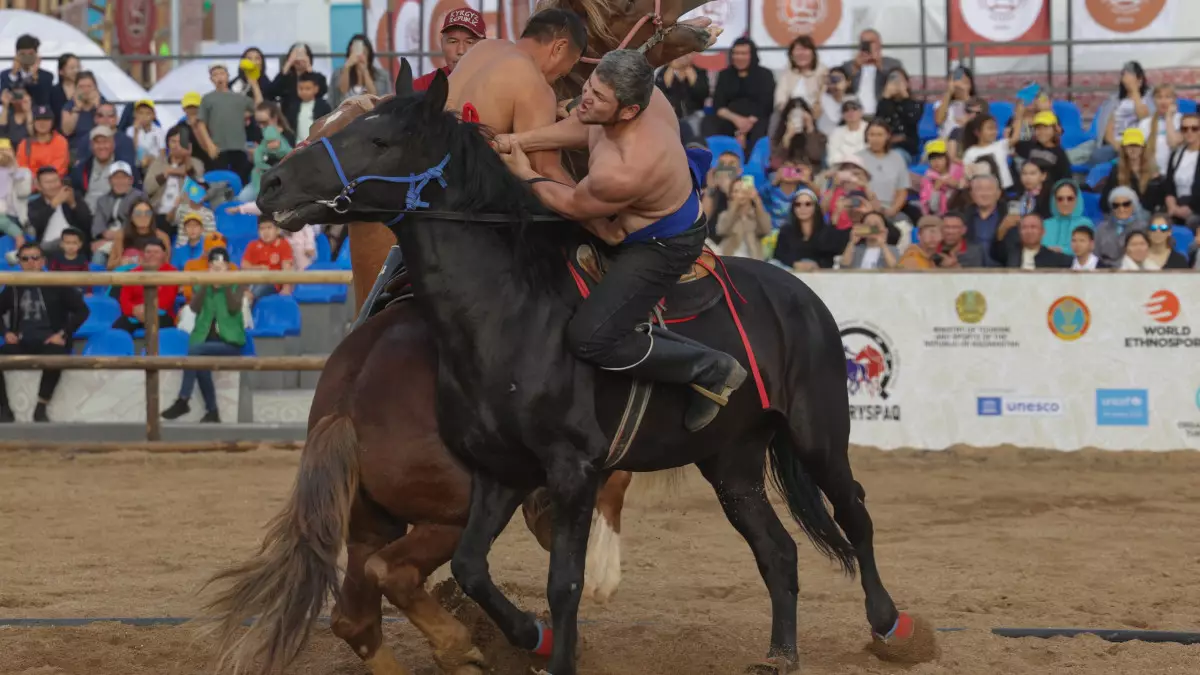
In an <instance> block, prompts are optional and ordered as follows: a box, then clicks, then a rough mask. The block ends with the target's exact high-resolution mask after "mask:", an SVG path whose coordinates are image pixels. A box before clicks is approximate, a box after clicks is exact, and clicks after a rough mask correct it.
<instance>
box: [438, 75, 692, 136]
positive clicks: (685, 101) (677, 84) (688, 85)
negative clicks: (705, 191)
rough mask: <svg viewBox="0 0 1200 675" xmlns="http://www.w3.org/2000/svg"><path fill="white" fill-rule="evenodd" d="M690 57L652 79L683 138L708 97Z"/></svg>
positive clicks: (687, 134) (689, 131) (690, 132)
mask: <svg viewBox="0 0 1200 675" xmlns="http://www.w3.org/2000/svg"><path fill="white" fill-rule="evenodd" d="M692 57H693V55H692V54H684V55H683V56H680V57H679V58H677V59H675V60H674V61H672V62H670V63H668V64H667V66H666V67H665V68H661V69H659V71H658V76H657V77H655V81H654V83H655V84H657V85H658V88H659V89H661V90H662V92H663V94H664V95H666V97H667V100H668V101H670V102H671V107H672V108H674V109H675V116H676V117H678V118H679V126H680V130H681V131H682V133H683V137H684V139H691V138H694V137H695V136H697V135H699V133H700V122H701V120H703V119H704V103H705V101H707V100H708V71H707V70H705V69H703V68H699V67H697V66H696V65H695V64H694V63H692ZM422 79H424V78H422ZM684 142H685V143H686V142H688V140H685V141H684Z"/></svg>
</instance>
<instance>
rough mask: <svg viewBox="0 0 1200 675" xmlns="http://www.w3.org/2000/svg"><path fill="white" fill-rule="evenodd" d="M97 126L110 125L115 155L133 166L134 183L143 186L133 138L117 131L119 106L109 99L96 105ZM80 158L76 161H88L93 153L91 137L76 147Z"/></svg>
mask: <svg viewBox="0 0 1200 675" xmlns="http://www.w3.org/2000/svg"><path fill="white" fill-rule="evenodd" d="M96 126H98V127H101V126H103V127H108V128H109V129H111V130H112V132H113V137H112V139H113V145H114V148H115V149H114V150H113V156H114V157H116V158H117V159H118V160H119V161H122V162H125V163H126V164H128V165H129V166H132V167H133V184H134V185H136V186H138V187H141V186H142V170H141V169H139V168H138V166H137V148H135V147H133V139H132V138H130V137H129V136H128V135H126V134H124V133H117V126H118V120H117V107H116V106H115V105H113V104H111V103H109V102H107V101H105V102H103V103H101V104H100V105H98V106H96ZM75 150H76V154H77V155H78V158H77V160H76V163H78V162H84V161H87V158H88V157H91V155H92V145H91V137H90V136H89V137H86V138H84V139H82V145H81V146H80V147H78V148H75Z"/></svg>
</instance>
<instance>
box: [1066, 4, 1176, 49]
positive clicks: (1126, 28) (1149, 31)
mask: <svg viewBox="0 0 1200 675" xmlns="http://www.w3.org/2000/svg"><path fill="white" fill-rule="evenodd" d="M1071 2H1072V3H1073V5H1072V7H1071V9H1072V11H1073V14H1072V16H1073V19H1074V20H1073V22H1072V23H1073V25H1072V27H1071V28H1072V32H1073V36H1074V37H1075V39H1077V40H1120V39H1121V38H1138V39H1141V38H1161V37H1171V36H1172V35H1178V34H1180V33H1179V32H1178V30H1177V28H1176V27H1175V26H1174V19H1175V11H1176V9H1177V7H1176V6H1177V5H1178V4H1179V0H1071ZM1147 46H1148V45H1144V44H1136V45H1129V44H1127V45H1121V44H1119V43H1116V44H1112V45H1104V46H1095V45H1081V46H1079V47H1076V48H1075V50H1076V53H1077V54H1078V53H1083V52H1088V51H1092V52H1097V51H1111V50H1112V49H1113V48H1116V49H1126V50H1139V49H1141V50H1144V49H1146V47H1147Z"/></svg>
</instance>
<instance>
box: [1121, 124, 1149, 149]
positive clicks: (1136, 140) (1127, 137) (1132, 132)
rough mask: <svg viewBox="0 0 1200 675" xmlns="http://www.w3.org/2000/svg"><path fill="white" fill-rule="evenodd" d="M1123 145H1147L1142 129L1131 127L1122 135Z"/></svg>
mask: <svg viewBox="0 0 1200 675" xmlns="http://www.w3.org/2000/svg"><path fill="white" fill-rule="evenodd" d="M1121 145H1140V146H1145V145H1146V134H1143V133H1142V130H1141V129H1137V128H1135V127H1130V128H1128V129H1126V130H1125V133H1123V134H1121Z"/></svg>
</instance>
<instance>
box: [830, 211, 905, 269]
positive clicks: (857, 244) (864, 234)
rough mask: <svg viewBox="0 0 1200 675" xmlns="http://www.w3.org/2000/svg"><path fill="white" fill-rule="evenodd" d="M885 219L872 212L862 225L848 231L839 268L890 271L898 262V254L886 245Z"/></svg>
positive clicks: (880, 214) (890, 246) (876, 212)
mask: <svg viewBox="0 0 1200 675" xmlns="http://www.w3.org/2000/svg"><path fill="white" fill-rule="evenodd" d="M887 233H888V228H887V217H886V216H884V215H883V214H882V213H879V212H878V211H872V212H871V213H868V214H867V215H866V216H864V217H863V220H862V224H860V225H855V226H854V227H853V228H852V229H851V231H850V241H849V242H848V243H847V244H846V249H845V250H844V251H843V252H842V258H841V266H842V267H845V268H849V269H856V270H859V269H891V268H893V267H895V266H896V264H897V263H898V262H899V260H900V252H899V251H897V250H896V247H895V246H892V245H891V244H889V243H887V236H888V234H887Z"/></svg>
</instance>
